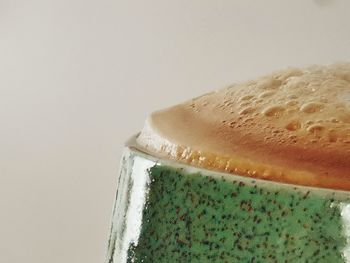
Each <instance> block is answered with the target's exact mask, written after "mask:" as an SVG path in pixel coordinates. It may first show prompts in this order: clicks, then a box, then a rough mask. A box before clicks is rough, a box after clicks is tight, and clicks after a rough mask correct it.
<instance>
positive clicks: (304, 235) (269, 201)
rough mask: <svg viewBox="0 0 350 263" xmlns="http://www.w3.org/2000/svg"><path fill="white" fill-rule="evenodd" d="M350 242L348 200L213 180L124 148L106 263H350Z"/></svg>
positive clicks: (321, 192)
mask: <svg viewBox="0 0 350 263" xmlns="http://www.w3.org/2000/svg"><path fill="white" fill-rule="evenodd" d="M349 241H350V193H349V192H345V191H337V190H328V189H319V188H311V187H303V186H294V185H287V184H281V183H275V182H270V181H264V180H254V179H252V178H247V177H241V176H236V175H232V174H225V173H219V172H213V171H209V170H205V169H201V168H194V167H190V166H186V165H183V164H179V163H176V162H172V161H167V160H161V159H157V158H154V157H152V156H150V155H147V154H144V153H142V152H140V151H138V150H136V149H133V148H130V147H129V148H126V149H125V152H124V156H123V159H122V165H121V173H120V176H119V178H118V187H117V196H116V201H115V207H114V212H113V219H112V229H111V235H110V240H109V248H108V255H107V261H106V262H108V263H125V262H332V263H336V262H350V246H349Z"/></svg>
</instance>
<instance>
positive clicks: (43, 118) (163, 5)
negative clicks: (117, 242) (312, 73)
mask: <svg viewBox="0 0 350 263" xmlns="http://www.w3.org/2000/svg"><path fill="white" fill-rule="evenodd" d="M349 11H350V1H348V0H333V1H332V0H329V1H328V0H317V1H316V0H293V1H283V0H266V1H247V0H241V1H235V0H219V1H210V0H196V1H193V0H176V1H167V0H156V1H131V0H128V1H119V0H94V1H92V0H56V1H53V0H0V262H1V263H20V262H26V263H40V262H45V263H47V262H49V263H70V262H72V263H90V262H91V263H97V262H103V261H104V256H105V251H106V242H107V236H108V231H109V224H110V216H111V210H112V204H113V199H114V194H115V188H116V177H117V167H118V163H119V158H120V154H121V151H122V145H123V142H124V141H125V140H126V139H127V138H128V137H129V136H130V135H132V134H134V133H136V132H137V131H138V130H139V129H140V128H141V127H142V124H143V121H144V119H145V117H146V116H147V114H148V113H150V112H151V111H153V110H155V109H159V108H163V107H166V106H168V105H171V104H175V103H178V102H181V101H183V100H186V99H188V98H191V97H193V96H196V95H200V94H202V93H204V92H207V91H210V90H212V89H216V88H219V87H222V86H224V85H227V84H230V83H232V82H237V81H241V80H246V79H248V78H250V77H255V76H257V75H261V74H264V73H268V72H270V71H273V70H276V69H280V68H285V67H287V66H300V65H301V66H302V65H309V64H317V63H321V64H325V63H326V64H327V63H331V62H335V61H349V60H350V16H349Z"/></svg>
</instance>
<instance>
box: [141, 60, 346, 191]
mask: <svg viewBox="0 0 350 263" xmlns="http://www.w3.org/2000/svg"><path fill="white" fill-rule="evenodd" d="M137 142H138V145H139V147H140V148H142V149H143V150H145V151H148V152H150V153H151V154H154V155H157V156H161V157H166V158H169V159H174V160H177V161H180V162H186V163H188V164H191V165H194V166H199V167H204V168H207V169H215V170H220V171H225V172H229V173H234V174H240V175H245V176H251V177H257V178H261V179H268V180H274V181H279V182H286V183H294V184H301V185H309V186H319V187H327V188H336V189H347V190H350V64H336V65H331V66H314V67H309V68H306V69H288V70H285V71H281V72H277V73H274V74H271V75H268V76H265V77H262V78H259V79H257V80H254V81H248V82H245V83H242V84H238V85H232V86H230V87H228V88H224V89H221V90H218V91H215V92H212V93H209V94H205V95H203V96H201V97H199V98H195V99H192V100H190V101H188V102H186V103H183V104H180V105H177V106H174V107H171V108H168V109H165V110H162V111H158V112H155V113H153V114H152V115H151V116H150V117H149V119H148V120H147V121H146V125H145V127H144V129H143V130H142V132H141V134H140V135H139V137H138V139H137Z"/></svg>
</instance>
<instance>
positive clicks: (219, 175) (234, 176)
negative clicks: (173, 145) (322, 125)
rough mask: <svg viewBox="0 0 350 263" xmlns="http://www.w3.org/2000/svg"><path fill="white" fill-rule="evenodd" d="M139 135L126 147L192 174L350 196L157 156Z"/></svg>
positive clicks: (162, 163)
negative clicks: (147, 147) (141, 140)
mask: <svg viewBox="0 0 350 263" xmlns="http://www.w3.org/2000/svg"><path fill="white" fill-rule="evenodd" d="M138 135H139V133H137V134H135V135H133V136H131V137H130V138H129V139H128V140H127V141H126V143H125V145H124V146H125V147H126V148H128V149H129V150H130V151H132V152H134V153H136V154H137V155H138V156H141V157H143V158H145V159H148V160H151V161H153V162H154V163H155V164H156V165H165V166H169V167H172V168H175V169H180V170H181V171H184V172H187V173H190V174H196V173H197V174H198V173H200V174H201V175H204V176H211V177H214V178H220V179H223V178H224V179H225V180H232V181H235V180H236V181H240V182H243V183H245V184H247V185H253V184H254V185H257V184H258V185H259V186H261V187H264V188H266V187H267V188H269V189H282V188H283V189H286V190H294V191H301V192H304V193H307V192H312V193H315V194H320V195H322V196H328V195H332V196H334V197H335V198H340V199H343V198H349V197H350V191H346V190H340V189H333V188H325V187H317V186H308V185H298V184H291V183H284V182H278V181H272V180H265V179H261V178H254V177H248V176H243V175H239V174H234V173H227V172H222V171H217V170H214V169H207V168H203V167H198V166H194V165H190V164H187V163H183V162H179V161H176V160H172V159H169V158H165V157H160V156H156V155H154V154H152V153H150V152H147V151H146V150H145V149H143V148H141V147H140V146H139V145H138V144H137V142H136V138H137V136H138Z"/></svg>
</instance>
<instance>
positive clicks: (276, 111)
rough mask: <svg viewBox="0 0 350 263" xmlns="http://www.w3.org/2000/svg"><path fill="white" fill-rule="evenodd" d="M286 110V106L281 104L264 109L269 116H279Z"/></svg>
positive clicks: (264, 112)
mask: <svg viewBox="0 0 350 263" xmlns="http://www.w3.org/2000/svg"><path fill="white" fill-rule="evenodd" d="M285 110H286V108H285V107H283V106H281V105H275V106H271V107H268V108H266V109H264V110H263V114H264V115H265V116H268V117H279V116H281V115H282V114H283V112H284V111H285Z"/></svg>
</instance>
